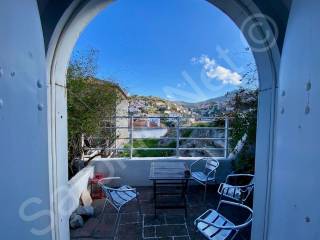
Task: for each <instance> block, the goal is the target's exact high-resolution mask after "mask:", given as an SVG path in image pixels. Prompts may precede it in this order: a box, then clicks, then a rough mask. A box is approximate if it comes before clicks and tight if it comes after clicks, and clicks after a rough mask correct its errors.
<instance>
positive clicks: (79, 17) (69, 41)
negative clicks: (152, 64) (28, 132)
mask: <svg viewBox="0 0 320 240" xmlns="http://www.w3.org/2000/svg"><path fill="white" fill-rule="evenodd" d="M102 6H103V5H102V4H101V5H99V4H97V3H96V2H95V1H92V2H89V3H88V4H87V5H85V6H83V8H81V9H80V10H78V12H77V14H76V15H73V17H72V18H71V19H70V22H69V23H68V25H67V28H65V30H64V32H63V34H61V38H60V41H59V44H57V46H58V47H57V48H56V49H55V58H54V61H53V62H54V64H53V66H55V68H53V69H54V70H53V71H52V72H51V77H52V78H51V79H52V80H53V82H55V83H56V84H57V87H56V89H55V91H56V95H55V97H56V98H55V99H54V102H55V104H56V111H57V112H56V113H55V115H58V116H63V115H66V101H65V100H66V99H65V98H63V99H64V101H63V102H61V98H59V94H62V90H63V91H65V87H66V80H65V75H64V73H65V71H66V68H67V66H68V60H69V57H68V56H70V55H71V54H69V55H68V54H66V53H71V51H72V49H73V46H74V44H75V41H76V40H77V38H78V34H79V32H80V31H81V30H82V29H83V28H84V27H85V25H86V24H87V23H88V22H89V19H90V18H91V17H92V16H94V15H95V14H96V13H97V12H98V10H99V11H100V10H101V9H102ZM233 7H234V9H241V8H240V6H233ZM248 14H250V13H248ZM235 17H236V16H235V15H234V16H233V18H235ZM237 17H238V16H237ZM238 21H239V22H237V23H238V26H239V24H240V23H241V24H240V25H243V24H244V23H246V21H247V23H248V26H254V24H256V21H261V20H259V19H258V20H257V18H256V16H254V17H252V15H249V18H248V17H247V18H244V19H242V20H241V21H240V20H238ZM262 21H265V19H263V20H262ZM244 26H246V25H244ZM255 26H256V25H255ZM259 26H260V25H259ZM268 26H269V25H268V24H267V25H265V27H266V28H267V27H268ZM242 30H243V31H244V35H245V36H246V37H248V36H250V35H251V37H252V36H256V35H255V34H257V36H259V34H262V35H263V34H264V33H265V32H266V31H269V30H270V29H263V28H257V29H256V28H254V29H252V28H250V27H249V28H248V29H246V28H244V29H242ZM259 31H262V32H259ZM269 33H270V32H269ZM252 34H254V35H252ZM263 37H264V36H262V37H261V36H260V38H262V39H263V40H265V39H264V38H263ZM258 39H259V38H258ZM271 40H272V38H271ZM252 41H253V42H254V41H255V39H252V38H251V39H249V44H250V46H252V47H256V46H257V45H258V44H260V45H261V46H260V48H257V49H256V51H255V52H254V55H255V59H256V62H257V65H258V69H259V75H260V79H261V78H262V79H263V80H262V81H263V82H260V92H261V91H266V90H274V89H275V82H276V79H275V76H276V75H275V72H276V69H275V66H274V60H275V59H274V58H273V57H274V56H272V54H270V53H274V52H275V51H276V48H275V46H271V45H270V46H268V44H270V43H272V41H271V42H259V41H257V42H254V44H253V43H252ZM262 46H263V47H266V46H267V48H265V51H259V50H261V49H262ZM266 59H267V60H269V62H265V60H266ZM204 61H205V60H204ZM263 76H268V77H270V76H272V78H270V79H267V78H264V77H263ZM59 84H60V85H61V89H60V86H59ZM61 96H62V95H61ZM261 101H263V102H262V104H263V106H264V108H263V111H264V113H267V114H268V115H269V114H270V116H271V119H268V120H266V119H265V118H263V119H260V117H259V119H260V126H261V125H262V126H269V129H267V130H265V131H261V130H260V135H261V136H260V138H259V132H258V141H259V139H260V141H266V140H267V142H270V139H269V138H270V132H271V131H272V129H271V128H270V121H272V114H273V113H272V106H273V96H272V94H271V96H263V98H262V97H260V106H261ZM265 105H267V106H268V107H270V106H271V108H270V109H267V107H266V106H265ZM260 112H261V110H260ZM57 113H58V114H57ZM270 116H269V117H270ZM60 119H63V122H62V121H61V120H60ZM60 119H58V120H57V119H56V125H55V127H56V128H58V129H59V128H61V129H64V130H63V131H62V133H60V134H61V135H60V136H59V132H58V134H57V136H55V142H57V141H59V139H62V142H64V143H66V120H65V119H64V118H62V117H60ZM268 121H269V122H268ZM258 125H259V123H258ZM57 150H59V146H57ZM258 150H259V149H258ZM60 151H62V155H63V156H64V157H65V156H66V145H65V146H64V147H62V149H60ZM260 154H261V155H263V154H264V153H260ZM60 157H62V156H60ZM257 157H259V154H257ZM260 157H261V156H260ZM58 158H59V156H58ZM262 159H264V161H263V160H262V161H263V164H262V165H268V164H269V156H264V157H263V158H262ZM266 159H268V160H267V161H266ZM57 168H58V169H59V170H60V171H62V172H64V174H61V172H60V173H59V174H57V175H56V176H54V177H55V178H59V179H65V180H66V179H67V174H66V170H65V169H63V168H66V164H65V163H61V166H58V167H57ZM267 175H268V172H267V170H265V171H264V173H262V174H261V179H262V178H265V177H266V176H267ZM262 182H263V184H265V185H267V182H266V179H265V180H264V181H262ZM264 187H265V188H263V189H261V190H262V191H265V190H266V186H264ZM261 198H263V199H265V197H264V196H262V197H261ZM265 202H266V200H265V201H264V202H262V204H261V205H260V206H258V208H260V209H263V208H264V207H265V206H263V205H264V204H265ZM256 208H257V206H256ZM264 216H265V215H264ZM264 216H263V217H262V218H264ZM260 227H261V226H260Z"/></svg>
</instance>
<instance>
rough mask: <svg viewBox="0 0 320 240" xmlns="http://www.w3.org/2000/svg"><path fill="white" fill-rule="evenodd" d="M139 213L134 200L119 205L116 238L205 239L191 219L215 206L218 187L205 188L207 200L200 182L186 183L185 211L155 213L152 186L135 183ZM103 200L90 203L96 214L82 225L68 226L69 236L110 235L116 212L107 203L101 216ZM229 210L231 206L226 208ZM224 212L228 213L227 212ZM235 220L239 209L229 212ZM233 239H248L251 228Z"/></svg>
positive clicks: (131, 239) (93, 236)
mask: <svg viewBox="0 0 320 240" xmlns="http://www.w3.org/2000/svg"><path fill="white" fill-rule="evenodd" d="M137 190H138V192H139V193H140V204H141V209H142V216H141V217H140V216H139V212H138V208H137V204H136V202H135V201H133V202H132V203H129V204H128V205H127V206H126V207H124V208H123V209H122V213H121V217H120V227H119V232H118V238H117V239H118V240H143V239H148V240H160V239H161V240H169V239H170V240H185V239H188V240H193V239H194V240H197V239H199V240H201V239H205V238H204V237H203V236H202V235H201V234H200V233H198V232H196V229H195V227H194V225H193V221H194V220H195V219H196V218H197V217H198V216H200V215H201V214H202V213H204V212H205V211H206V210H207V209H210V208H211V209H215V208H216V206H217V204H218V201H219V196H218V195H217V193H216V192H217V187H216V186H212V187H211V188H209V189H208V194H207V200H206V201H204V200H203V188H202V187H201V186H192V187H189V191H188V214H187V216H185V215H184V210H183V209H170V210H157V217H156V218H155V216H154V208H153V192H152V188H151V187H138V188H137ZM103 204H104V200H96V201H94V203H93V206H94V208H95V216H94V217H92V218H89V219H87V220H86V222H85V225H84V227H83V228H79V229H75V230H71V233H70V234H71V239H86V240H89V239H91V240H93V239H112V230H113V227H114V224H115V219H116V212H115V210H114V209H113V208H112V207H111V206H107V207H106V209H105V212H104V214H103V216H101V211H102V207H103ZM229 211H231V210H229ZM226 214H227V213H226ZM230 214H231V215H232V217H233V218H234V219H230V220H231V221H233V222H234V223H237V222H239V221H243V218H244V217H243V215H242V214H241V213H239V212H229V215H228V216H230ZM242 236H243V237H241V236H240V235H239V236H238V237H237V238H236V239H250V229H246V230H244V231H242Z"/></svg>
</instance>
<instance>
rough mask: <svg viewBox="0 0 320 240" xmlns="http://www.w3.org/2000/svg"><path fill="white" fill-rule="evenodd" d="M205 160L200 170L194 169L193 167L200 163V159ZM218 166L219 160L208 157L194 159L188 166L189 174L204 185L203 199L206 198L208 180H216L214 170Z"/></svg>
mask: <svg viewBox="0 0 320 240" xmlns="http://www.w3.org/2000/svg"><path fill="white" fill-rule="evenodd" d="M204 160H206V164H205V166H204V168H203V169H202V171H196V170H194V167H195V166H196V165H197V164H199V163H201V162H202V161H204ZM218 167H219V161H218V160H216V159H212V158H210V159H208V158H202V159H200V160H198V161H195V162H194V163H192V164H191V166H190V171H191V176H192V178H193V179H194V180H195V181H197V182H198V183H200V184H201V185H203V186H204V199H206V196H207V185H208V183H210V182H215V181H216V171H217V168H218Z"/></svg>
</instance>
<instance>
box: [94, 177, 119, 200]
mask: <svg viewBox="0 0 320 240" xmlns="http://www.w3.org/2000/svg"><path fill="white" fill-rule="evenodd" d="M102 180H103V179H102ZM98 185H99V186H100V187H101V189H102V191H103V192H104V194H105V197H106V199H107V200H108V201H109V202H110V203H112V204H113V205H115V206H116V203H115V202H114V199H113V197H112V195H111V191H112V188H110V187H108V186H106V185H105V184H104V182H103V181H99V182H98Z"/></svg>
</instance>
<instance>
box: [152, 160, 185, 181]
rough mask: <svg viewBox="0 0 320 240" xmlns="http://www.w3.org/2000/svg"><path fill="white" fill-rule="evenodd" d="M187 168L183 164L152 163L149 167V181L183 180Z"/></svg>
mask: <svg viewBox="0 0 320 240" xmlns="http://www.w3.org/2000/svg"><path fill="white" fill-rule="evenodd" d="M187 169H188V168H187V167H186V165H185V163H183V162H163V161H161V162H152V163H151V167H150V177H149V179H150V180H185V179H189V178H187V177H186V176H185V171H186V170H187Z"/></svg>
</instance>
